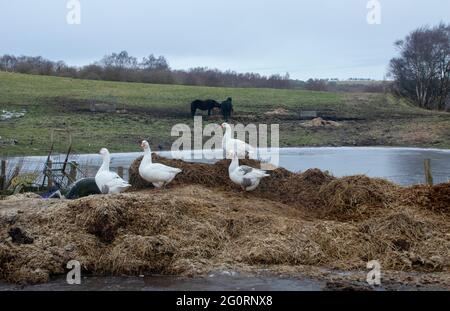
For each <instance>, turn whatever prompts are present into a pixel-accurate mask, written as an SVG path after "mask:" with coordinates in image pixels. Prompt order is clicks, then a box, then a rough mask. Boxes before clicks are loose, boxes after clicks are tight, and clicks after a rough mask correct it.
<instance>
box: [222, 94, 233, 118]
mask: <svg viewBox="0 0 450 311" xmlns="http://www.w3.org/2000/svg"><path fill="white" fill-rule="evenodd" d="M220 110H221V111H222V116H223V118H224V119H225V121H226V122H228V120H229V119H230V117H231V114H232V113H233V112H234V110H233V99H232V98H231V97H228V98H227V100H226V101H224V102H222V104H220Z"/></svg>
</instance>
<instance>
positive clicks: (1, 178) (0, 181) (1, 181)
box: [0, 160, 6, 190]
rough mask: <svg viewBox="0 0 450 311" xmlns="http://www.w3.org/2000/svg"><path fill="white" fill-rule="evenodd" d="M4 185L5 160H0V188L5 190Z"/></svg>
mask: <svg viewBox="0 0 450 311" xmlns="http://www.w3.org/2000/svg"><path fill="white" fill-rule="evenodd" d="M5 186H6V160H2V164H1V172H0V190H5Z"/></svg>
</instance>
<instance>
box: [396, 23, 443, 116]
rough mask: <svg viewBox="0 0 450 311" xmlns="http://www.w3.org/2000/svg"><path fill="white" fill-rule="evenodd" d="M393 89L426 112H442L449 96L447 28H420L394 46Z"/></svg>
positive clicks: (440, 26) (441, 25)
mask: <svg viewBox="0 0 450 311" xmlns="http://www.w3.org/2000/svg"><path fill="white" fill-rule="evenodd" d="M395 45H396V47H397V48H398V49H399V52H400V56H399V57H396V58H394V59H392V60H391V62H390V75H391V76H392V77H393V78H394V80H395V83H394V89H395V91H396V92H398V93H399V94H400V95H402V96H405V97H407V98H409V99H410V100H412V101H413V102H414V103H416V104H417V105H418V106H419V107H422V108H425V109H438V110H443V109H445V108H446V103H447V102H448V99H449V95H450V25H445V24H442V23H441V24H439V25H438V26H436V27H433V28H430V27H428V26H426V27H421V28H419V29H417V30H415V31H413V32H411V33H410V34H409V35H408V36H407V37H406V38H405V39H404V40H399V41H397V42H396V43H395Z"/></svg>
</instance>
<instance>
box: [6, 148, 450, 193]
mask: <svg viewBox="0 0 450 311" xmlns="http://www.w3.org/2000/svg"><path fill="white" fill-rule="evenodd" d="M272 152H274V151H272ZM157 153H158V154H160V155H162V156H165V157H171V156H172V154H171V152H157ZM192 154H198V152H191V151H188V152H183V153H178V154H176V157H177V158H182V159H184V160H186V161H192V162H210V163H213V162H215V161H216V160H213V159H212V160H211V159H205V158H200V159H192V158H193V156H192ZM269 154H271V153H270V152H269ZM140 155H141V153H115V154H112V160H111V168H117V167H119V166H122V167H123V168H124V169H125V172H127V168H128V167H129V166H130V165H131V163H132V162H133V161H134V160H135V159H136V158H137V157H139V156H140ZM212 155H214V156H216V157H217V158H218V157H220V156H221V155H222V151H221V150H217V152H214V154H211V153H210V154H208V156H210V158H211V156H212ZM262 158H263V159H264V158H265V157H264V156H263V157H262ZM63 159H64V156H59V161H61V160H63ZM425 159H430V160H431V166H432V172H433V177H434V181H435V183H442V182H448V181H449V180H450V150H441V149H420V148H388V147H386V148H383V147H341V148H332V147H329V148H328V147H324V148H281V149H279V165H280V166H281V167H284V168H286V169H288V170H290V171H293V172H299V171H305V170H307V169H310V168H319V169H321V170H324V171H325V170H327V171H329V172H330V173H331V174H333V175H334V176H337V177H341V176H348V175H356V174H365V175H368V176H370V177H380V178H386V179H389V180H391V181H393V182H396V183H398V184H401V185H412V184H420V183H423V182H424V165H423V163H424V160H425ZM45 160H46V157H26V158H20V159H19V158H10V159H8V167H12V166H14V165H15V164H16V163H17V162H18V161H23V164H24V167H25V169H26V170H30V171H33V170H41V167H42V163H44V162H45ZM55 160H56V161H58V160H57V159H55ZM71 160H75V161H77V162H78V163H80V164H81V167H83V168H85V169H87V168H89V174H95V171H96V169H97V168H98V167H99V166H100V163H101V158H100V156H99V155H96V154H85V155H78V156H75V157H73V158H71ZM125 177H127V176H125Z"/></svg>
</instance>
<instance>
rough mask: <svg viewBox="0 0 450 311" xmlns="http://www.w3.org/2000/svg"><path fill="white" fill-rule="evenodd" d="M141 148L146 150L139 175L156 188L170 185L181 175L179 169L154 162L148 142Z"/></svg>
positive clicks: (143, 143) (144, 142)
mask: <svg viewBox="0 0 450 311" xmlns="http://www.w3.org/2000/svg"><path fill="white" fill-rule="evenodd" d="M141 147H142V148H143V149H144V157H143V158H142V161H141V164H140V165H139V175H140V176H141V177H142V178H143V179H144V180H146V181H148V182H151V183H152V184H153V186H155V187H156V188H161V187H163V186H165V185H167V184H168V183H170V182H171V181H172V180H173V179H174V178H175V176H176V175H177V174H179V173H181V170H180V169H179V168H175V167H170V166H167V165H164V164H160V163H153V162H152V151H151V150H150V145H149V144H148V142H147V141H146V140H143V141H142V143H141Z"/></svg>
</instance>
